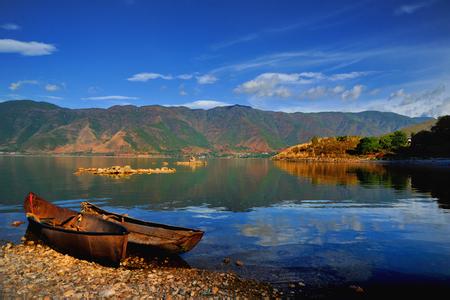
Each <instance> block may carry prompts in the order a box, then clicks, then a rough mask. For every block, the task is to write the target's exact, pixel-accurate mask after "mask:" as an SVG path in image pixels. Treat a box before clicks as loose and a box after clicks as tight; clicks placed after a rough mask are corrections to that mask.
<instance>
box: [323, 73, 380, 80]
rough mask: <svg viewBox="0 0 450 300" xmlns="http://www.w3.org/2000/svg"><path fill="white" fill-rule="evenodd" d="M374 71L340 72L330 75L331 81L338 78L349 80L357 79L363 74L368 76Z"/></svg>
mask: <svg viewBox="0 0 450 300" xmlns="http://www.w3.org/2000/svg"><path fill="white" fill-rule="evenodd" d="M370 73H372V72H350V73H340V74H334V75H331V76H330V77H329V79H330V80H331V81H337V80H348V79H355V78H359V77H362V76H366V75H368V74H370Z"/></svg>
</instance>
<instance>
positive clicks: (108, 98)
mask: <svg viewBox="0 0 450 300" xmlns="http://www.w3.org/2000/svg"><path fill="white" fill-rule="evenodd" d="M136 99H139V98H138V97H130V96H117V95H114V96H98V97H86V98H81V100H136Z"/></svg>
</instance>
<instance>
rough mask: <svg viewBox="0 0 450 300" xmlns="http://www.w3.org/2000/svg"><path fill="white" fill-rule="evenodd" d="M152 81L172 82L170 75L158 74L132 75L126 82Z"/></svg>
mask: <svg viewBox="0 0 450 300" xmlns="http://www.w3.org/2000/svg"><path fill="white" fill-rule="evenodd" d="M152 79H164V80H172V79H173V77H172V76H171V75H162V74H159V73H138V74H134V75H133V76H131V77H130V78H128V79H127V80H128V81H141V82H146V81H149V80H152Z"/></svg>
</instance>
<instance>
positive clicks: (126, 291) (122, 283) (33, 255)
mask: <svg viewBox="0 0 450 300" xmlns="http://www.w3.org/2000/svg"><path fill="white" fill-rule="evenodd" d="M11 297H14V298H16V297H19V298H41V299H51V298H99V297H100V298H105V297H106V298H108V297H114V298H131V297H133V298H139V299H140V298H150V299H181V298H183V299H189V298H192V299H193V298H195V299H198V298H217V299H219V298H220V299H223V298H233V299H237V298H239V299H246V298H258V299H261V298H266V299H269V298H277V297H278V295H277V293H276V291H274V290H273V289H272V287H271V286H269V285H267V284H263V283H259V282H256V281H253V280H244V279H241V278H239V277H238V276H237V275H235V274H232V273H219V272H210V271H205V270H198V269H191V268H174V267H157V266H152V265H148V264H146V263H143V259H142V258H138V257H131V258H127V259H126V260H125V261H123V262H122V263H121V265H120V267H118V268H111V267H106V266H102V265H99V264H97V263H94V262H89V261H85V260H80V259H76V258H74V257H71V256H68V255H64V254H61V253H59V252H56V251H55V250H53V249H51V248H49V247H48V246H46V245H43V244H40V243H35V242H33V241H27V242H24V244H18V245H14V244H12V243H7V244H6V245H3V246H2V247H1V250H0V298H2V299H3V298H11Z"/></svg>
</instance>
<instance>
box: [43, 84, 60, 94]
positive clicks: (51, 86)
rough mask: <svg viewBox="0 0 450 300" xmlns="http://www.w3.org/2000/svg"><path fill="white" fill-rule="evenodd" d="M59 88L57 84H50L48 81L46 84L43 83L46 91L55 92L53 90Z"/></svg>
mask: <svg viewBox="0 0 450 300" xmlns="http://www.w3.org/2000/svg"><path fill="white" fill-rule="evenodd" d="M59 89H60V87H59V85H57V84H50V83H48V84H46V85H45V90H46V91H48V92H55V91H57V90H59Z"/></svg>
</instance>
